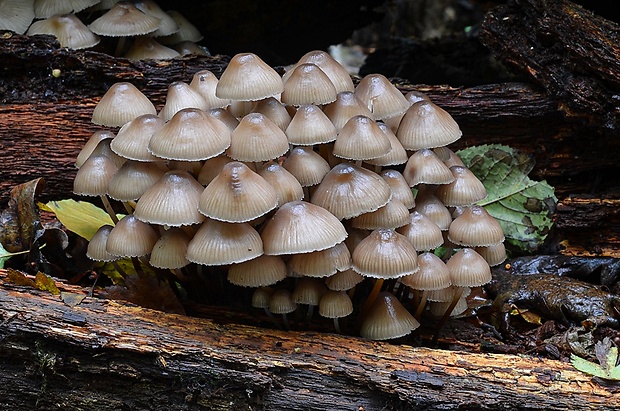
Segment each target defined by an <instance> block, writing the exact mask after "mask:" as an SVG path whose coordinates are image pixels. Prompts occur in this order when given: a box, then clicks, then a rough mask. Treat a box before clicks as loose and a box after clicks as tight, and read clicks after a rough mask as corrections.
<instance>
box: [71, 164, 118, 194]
mask: <svg viewBox="0 0 620 411" xmlns="http://www.w3.org/2000/svg"><path fill="white" fill-rule="evenodd" d="M117 171H118V168H117V167H116V165H115V164H114V163H113V162H112V160H110V159H109V158H108V157H107V156H103V155H95V156H93V155H91V156H90V157H89V158H88V160H86V161H85V162H84V164H82V167H80V169H79V170H78V172H77V174H76V175H75V179H74V180H73V192H74V193H75V194H78V195H83V196H100V195H105V194H107V192H108V184H109V183H110V180H111V179H112V177H114V174H116V172H117Z"/></svg>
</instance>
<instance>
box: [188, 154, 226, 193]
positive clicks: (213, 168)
mask: <svg viewBox="0 0 620 411" xmlns="http://www.w3.org/2000/svg"><path fill="white" fill-rule="evenodd" d="M231 161H235V160H233V159H232V158H230V157H228V156H226V155H225V154H220V155H219V156H215V157H212V158H210V159H208V160H207V161H205V162H204V163H203V165H202V167H201V168H200V172H199V173H198V177H197V180H198V182H199V183H200V184H202V185H203V186H205V187H206V186H208V185H209V183H210V182H211V181H213V179H214V178H215V177H217V176H218V174H220V171H222V168H224V166H225V165H226V164H228V163H230V162H231Z"/></svg>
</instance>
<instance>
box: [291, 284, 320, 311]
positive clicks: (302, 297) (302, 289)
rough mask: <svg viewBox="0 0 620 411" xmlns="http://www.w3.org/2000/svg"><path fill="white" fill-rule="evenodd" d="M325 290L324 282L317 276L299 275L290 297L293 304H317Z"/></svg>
mask: <svg viewBox="0 0 620 411" xmlns="http://www.w3.org/2000/svg"><path fill="white" fill-rule="evenodd" d="M326 292H327V288H326V287H325V284H323V282H322V281H321V280H319V279H318V278H310V277H301V278H300V279H299V281H297V284H296V285H295V289H294V290H293V292H292V293H291V298H292V300H293V302H294V303H295V304H305V305H319V301H320V300H321V297H322V296H323V294H325V293H326Z"/></svg>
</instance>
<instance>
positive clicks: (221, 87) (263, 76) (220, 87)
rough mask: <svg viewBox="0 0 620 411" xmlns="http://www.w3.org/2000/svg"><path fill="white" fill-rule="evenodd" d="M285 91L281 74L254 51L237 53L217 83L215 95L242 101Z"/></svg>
mask: <svg viewBox="0 0 620 411" xmlns="http://www.w3.org/2000/svg"><path fill="white" fill-rule="evenodd" d="M282 91H284V84H283V83H282V78H281V77H280V75H279V74H278V73H277V72H276V71H275V70H274V69H273V68H271V67H270V66H269V65H268V64H267V63H265V62H264V61H263V60H261V58H260V57H258V56H257V55H256V54H253V53H239V54H237V55H235V56H234V57H233V58H232V59H231V60H230V62H229V63H228V66H226V69H224V72H223V73H222V76H221V77H220V81H219V82H218V83H217V88H216V90H215V95H216V96H217V97H219V98H224V99H226V98H229V99H232V100H240V101H256V100H261V99H263V98H266V97H271V96H275V95H277V94H280V93H282Z"/></svg>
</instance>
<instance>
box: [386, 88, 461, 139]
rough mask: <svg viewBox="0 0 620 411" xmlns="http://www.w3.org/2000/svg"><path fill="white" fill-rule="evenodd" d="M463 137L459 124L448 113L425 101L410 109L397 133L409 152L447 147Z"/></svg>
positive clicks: (415, 104)
mask: <svg viewBox="0 0 620 411" xmlns="http://www.w3.org/2000/svg"><path fill="white" fill-rule="evenodd" d="M461 135H462V133H461V130H460V128H459V126H458V124H457V123H456V121H454V119H453V118H452V116H450V114H448V112H446V111H445V110H444V109H442V108H441V107H439V106H437V105H436V104H434V103H432V102H430V101H424V100H422V101H419V102H417V103H414V104H413V105H412V106H411V107H409V109H408V110H407V112H406V113H405V115H404V117H403V118H402V120H401V121H400V125H399V126H398V130H397V131H396V136H397V137H398V139H399V140H400V142H401V143H402V144H403V147H405V149H407V150H420V149H423V148H435V147H442V146H447V145H448V144H451V143H454V142H455V141H456V140H458V139H459V138H461Z"/></svg>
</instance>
